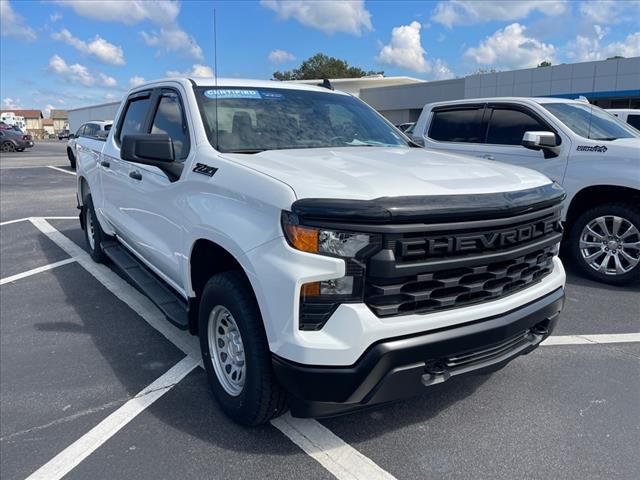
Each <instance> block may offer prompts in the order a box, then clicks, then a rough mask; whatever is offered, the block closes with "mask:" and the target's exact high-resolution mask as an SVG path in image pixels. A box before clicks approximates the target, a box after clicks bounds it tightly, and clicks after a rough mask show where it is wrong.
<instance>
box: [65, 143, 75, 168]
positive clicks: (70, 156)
mask: <svg viewBox="0 0 640 480" xmlns="http://www.w3.org/2000/svg"><path fill="white" fill-rule="evenodd" d="M67 158H68V159H69V164H70V165H71V168H73V169H74V170H75V169H76V157H75V155H74V154H73V152H72V151H71V149H70V148H67Z"/></svg>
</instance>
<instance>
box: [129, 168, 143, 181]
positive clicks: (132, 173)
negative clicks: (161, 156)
mask: <svg viewBox="0 0 640 480" xmlns="http://www.w3.org/2000/svg"><path fill="white" fill-rule="evenodd" d="M129 176H130V177H131V178H133V179H134V180H142V174H141V173H140V172H139V171H138V170H132V171H130V172H129Z"/></svg>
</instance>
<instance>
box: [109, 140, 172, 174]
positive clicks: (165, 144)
mask: <svg viewBox="0 0 640 480" xmlns="http://www.w3.org/2000/svg"><path fill="white" fill-rule="evenodd" d="M120 158H122V159H123V160H126V161H128V162H134V163H140V164H142V165H151V166H153V167H157V168H159V169H160V170H162V171H163V172H164V173H165V174H166V175H167V177H169V180H171V181H172V182H173V181H176V180H177V179H178V178H180V174H181V173H182V167H183V165H182V164H181V163H177V162H176V161H175V151H174V148H173V140H171V137H169V135H166V134H155V133H145V134H141V135H125V136H124V137H122V145H121V146H120Z"/></svg>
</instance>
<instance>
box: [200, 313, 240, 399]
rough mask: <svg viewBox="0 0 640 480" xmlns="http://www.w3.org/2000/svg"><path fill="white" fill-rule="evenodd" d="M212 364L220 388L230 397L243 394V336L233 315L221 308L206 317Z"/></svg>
mask: <svg viewBox="0 0 640 480" xmlns="http://www.w3.org/2000/svg"><path fill="white" fill-rule="evenodd" d="M207 336H208V342H209V352H210V353H211V363H212V364H213V369H214V371H215V372H216V376H217V377H218V380H219V381H220V385H222V388H224V390H225V391H226V392H227V393H228V394H229V395H231V396H233V397H237V396H238V395H240V393H241V392H242V388H243V387H244V381H245V376H246V363H245V356H244V345H243V344H242V336H241V335H240V330H239V329H238V325H237V324H236V321H235V319H234V318H233V315H231V312H230V311H229V310H227V308H225V307H223V306H222V305H217V306H215V307H214V308H213V310H211V313H210V314H209V326H208V331H207Z"/></svg>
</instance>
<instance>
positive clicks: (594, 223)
mask: <svg viewBox="0 0 640 480" xmlns="http://www.w3.org/2000/svg"><path fill="white" fill-rule="evenodd" d="M569 253H570V255H571V257H572V260H573V262H574V264H575V265H577V266H578V268H579V269H580V270H581V271H582V272H583V273H584V274H585V275H586V276H587V277H590V278H592V279H594V280H598V281H600V282H604V283H609V284H612V285H625V284H630V283H635V282H638V281H640V210H639V209H638V208H634V207H631V206H630V205H626V204H618V203H616V204H608V205H600V206H597V207H593V208H591V209H589V210H587V211H586V212H584V213H583V214H582V215H580V216H579V217H578V218H577V219H576V221H575V223H574V224H573V225H572V227H571V231H570V233H569Z"/></svg>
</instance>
